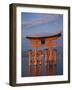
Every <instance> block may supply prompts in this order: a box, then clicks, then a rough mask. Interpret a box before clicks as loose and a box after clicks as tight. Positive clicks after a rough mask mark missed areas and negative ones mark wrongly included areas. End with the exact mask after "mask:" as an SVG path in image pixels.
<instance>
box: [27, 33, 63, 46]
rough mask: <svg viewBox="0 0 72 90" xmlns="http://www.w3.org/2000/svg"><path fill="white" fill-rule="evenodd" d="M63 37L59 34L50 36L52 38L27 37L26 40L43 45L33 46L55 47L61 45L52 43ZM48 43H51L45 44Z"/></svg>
mask: <svg viewBox="0 0 72 90" xmlns="http://www.w3.org/2000/svg"><path fill="white" fill-rule="evenodd" d="M61 36H62V34H61V33H57V34H54V35H50V36H27V37H26V38H27V39H29V40H30V41H31V42H35V43H36V42H41V44H38V43H36V44H32V46H45V45H46V46H54V45H56V44H57V45H58V44H61V43H57V42H51V41H52V40H57V39H58V38H60V37H61ZM46 41H50V42H48V44H45V42H46Z"/></svg>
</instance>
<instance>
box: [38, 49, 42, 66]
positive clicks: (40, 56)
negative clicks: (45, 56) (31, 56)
mask: <svg viewBox="0 0 72 90" xmlns="http://www.w3.org/2000/svg"><path fill="white" fill-rule="evenodd" d="M38 63H39V64H40V65H41V64H42V50H39V51H38Z"/></svg>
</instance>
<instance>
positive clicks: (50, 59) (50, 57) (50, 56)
mask: <svg viewBox="0 0 72 90" xmlns="http://www.w3.org/2000/svg"><path fill="white" fill-rule="evenodd" d="M52 52H53V51H52V48H51V47H50V48H49V62H50V64H52V59H53V55H52Z"/></svg>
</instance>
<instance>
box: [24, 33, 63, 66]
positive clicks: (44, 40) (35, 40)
mask: <svg viewBox="0 0 72 90" xmlns="http://www.w3.org/2000/svg"><path fill="white" fill-rule="evenodd" d="M61 36H62V34H61V33H58V34H55V35H51V36H43V37H40V36H39V37H38V36H37V37H33V36H32V37H31V36H30V37H29V36H28V37H26V38H27V39H29V40H30V42H31V47H33V48H34V54H32V50H29V53H28V54H29V65H30V64H31V63H32V56H34V65H37V57H38V54H39V59H40V62H39V64H42V50H40V51H39V53H38V52H37V48H38V47H41V46H44V47H45V46H46V47H50V48H49V52H50V53H49V60H50V64H52V58H54V63H55V64H56V50H54V55H53V56H52V48H51V47H52V46H56V45H59V44H62V43H60V42H52V40H57V39H58V38H59V37H61ZM47 53H48V52H47V50H45V52H44V54H45V55H44V56H45V65H46V64H47V58H48V57H47V56H48V55H47Z"/></svg>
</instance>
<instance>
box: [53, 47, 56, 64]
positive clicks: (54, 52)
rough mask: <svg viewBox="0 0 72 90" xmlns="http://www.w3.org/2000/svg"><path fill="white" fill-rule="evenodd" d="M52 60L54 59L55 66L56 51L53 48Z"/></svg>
mask: <svg viewBox="0 0 72 90" xmlns="http://www.w3.org/2000/svg"><path fill="white" fill-rule="evenodd" d="M53 59H54V64H56V60H57V50H56V49H55V48H54V50H53Z"/></svg>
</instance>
